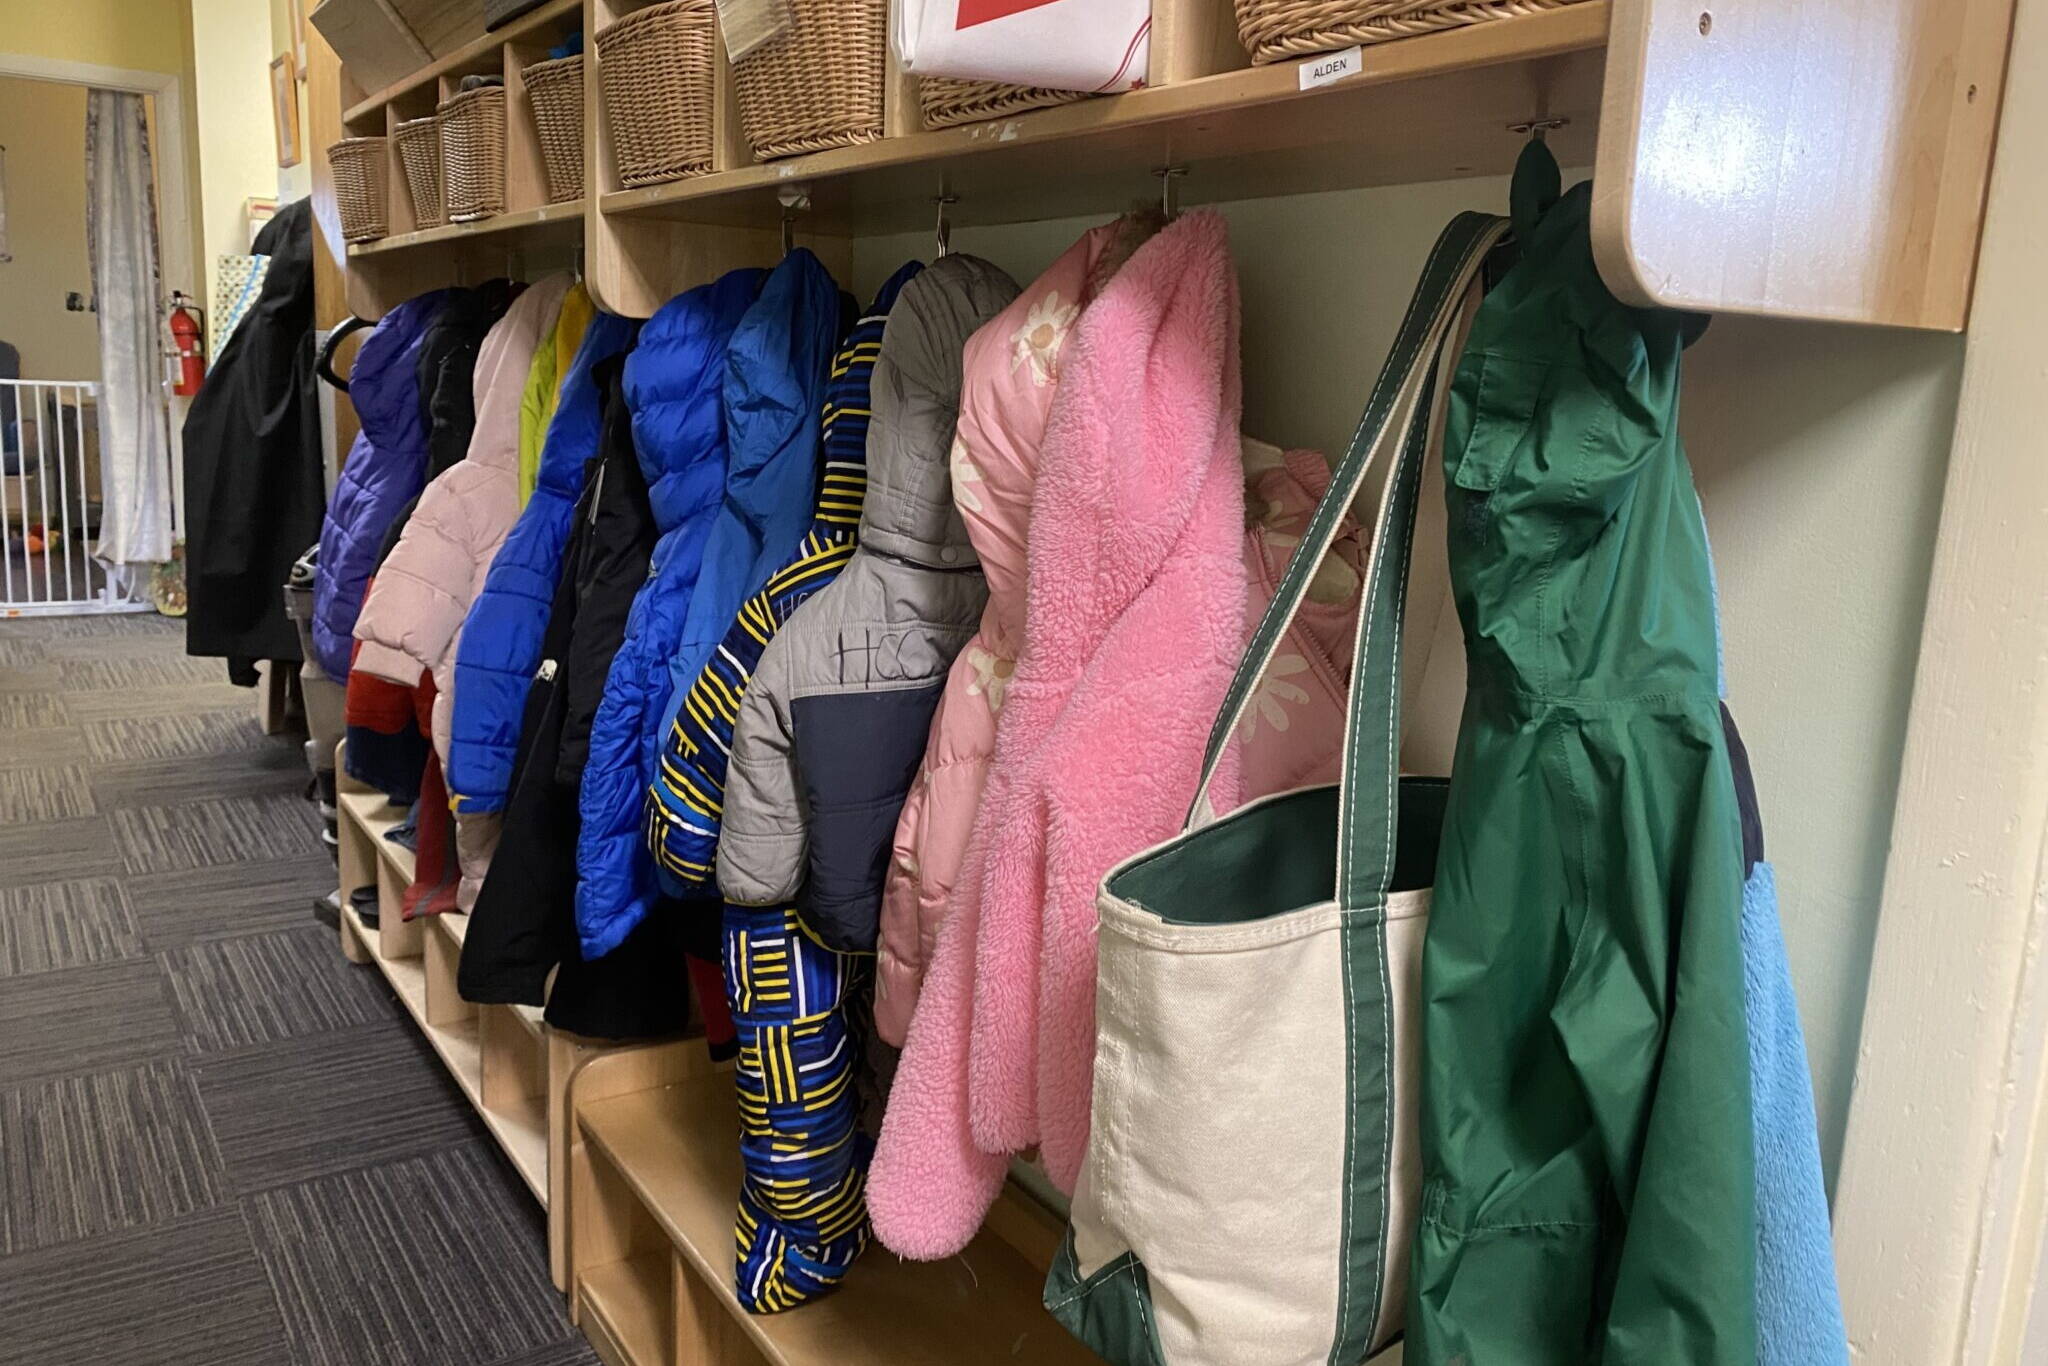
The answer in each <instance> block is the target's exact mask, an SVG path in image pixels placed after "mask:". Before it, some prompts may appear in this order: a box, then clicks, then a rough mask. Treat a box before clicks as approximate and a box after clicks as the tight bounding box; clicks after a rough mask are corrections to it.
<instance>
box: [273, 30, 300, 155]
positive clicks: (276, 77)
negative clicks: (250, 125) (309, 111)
mask: <svg viewBox="0 0 2048 1366" xmlns="http://www.w3.org/2000/svg"><path fill="white" fill-rule="evenodd" d="M270 116H271V122H272V123H273V124H274V125H275V126H276V130H277V164H278V165H279V166H280V167H284V166H296V165H298V164H299V156H300V151H299V82H298V63H296V62H294V61H293V60H292V54H291V53H289V52H283V53H279V54H278V57H277V60H276V61H274V62H272V63H271V64H270Z"/></svg>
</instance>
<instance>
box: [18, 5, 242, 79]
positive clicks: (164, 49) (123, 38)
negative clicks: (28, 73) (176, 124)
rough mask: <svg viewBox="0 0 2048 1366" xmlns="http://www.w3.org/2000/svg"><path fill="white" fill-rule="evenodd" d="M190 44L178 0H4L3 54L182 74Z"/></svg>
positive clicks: (186, 68) (188, 28) (187, 60)
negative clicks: (28, 54) (24, 54)
mask: <svg viewBox="0 0 2048 1366" xmlns="http://www.w3.org/2000/svg"><path fill="white" fill-rule="evenodd" d="M207 2H208V3H210V2H211V0H207ZM190 44H191V29H190V26H189V25H188V24H187V22H186V14H185V6H184V5H182V4H180V3H178V2H177V0H0V50H4V51H7V52H22V53H30V54H33V55H35V56H37V57H54V58H58V59H61V60H63V61H67V62H91V63H93V64H95V65H97V66H118V67H126V68H128V69H129V70H131V71H169V72H173V73H179V74H182V73H184V72H185V71H186V70H188V69H189V67H190V63H191V46H190Z"/></svg>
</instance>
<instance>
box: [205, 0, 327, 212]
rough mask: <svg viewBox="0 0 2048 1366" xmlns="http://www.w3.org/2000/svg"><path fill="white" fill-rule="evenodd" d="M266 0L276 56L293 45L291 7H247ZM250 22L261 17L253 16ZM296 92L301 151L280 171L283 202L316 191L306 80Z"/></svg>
mask: <svg viewBox="0 0 2048 1366" xmlns="http://www.w3.org/2000/svg"><path fill="white" fill-rule="evenodd" d="M206 2H207V0H202V3H206ZM235 3H236V4H238V5H240V4H243V3H244V0H235ZM301 3H302V5H303V7H304V8H306V9H308V10H310V9H312V8H313V7H312V5H310V4H304V0H301ZM266 4H267V5H268V6H269V9H270V19H269V23H270V55H271V56H272V57H275V56H276V55H277V54H278V53H280V52H283V51H284V50H285V49H286V48H287V47H292V46H293V38H292V20H291V10H290V8H289V7H288V5H287V4H286V0H257V2H256V3H249V4H248V6H247V7H248V8H249V9H251V10H256V9H260V8H262V7H263V5H266ZM251 22H252V23H255V22H259V21H257V20H255V19H252V20H251ZM298 59H299V54H298V52H297V50H296V49H294V51H293V52H292V60H293V61H294V62H296V61H298ZM265 60H266V62H267V60H268V59H267V58H266V59H265ZM297 95H298V100H299V142H300V144H301V155H300V157H299V164H298V165H296V166H287V167H284V168H282V169H280V170H279V171H278V173H277V201H278V203H280V204H285V203H289V202H291V201H292V200H294V199H304V198H305V197H306V196H307V195H309V194H311V193H313V149H312V147H311V146H310V145H307V144H308V140H309V139H310V138H311V137H312V128H313V125H312V123H311V122H310V121H309V120H308V119H307V117H306V115H307V110H306V83H305V82H304V81H300V82H299V88H298V91H297ZM275 160H276V158H275V157H273V158H272V161H273V162H274V161H275Z"/></svg>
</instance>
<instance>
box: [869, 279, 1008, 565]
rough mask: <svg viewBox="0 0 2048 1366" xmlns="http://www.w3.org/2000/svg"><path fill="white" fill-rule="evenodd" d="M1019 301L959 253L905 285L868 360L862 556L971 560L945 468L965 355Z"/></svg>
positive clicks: (972, 554)
mask: <svg viewBox="0 0 2048 1366" xmlns="http://www.w3.org/2000/svg"><path fill="white" fill-rule="evenodd" d="M1017 294H1018V289H1017V282H1016V281H1015V280H1012V279H1011V278H1010V277H1009V276H1008V275H1005V274H1004V273H1003V272H1002V271H1001V270H1000V269H998V268H997V267H995V266H993V265H991V264H990V263H989V262H987V261H984V260H982V259H981V258H979V257H976V256H962V255H949V256H942V257H940V258H939V259H938V260H937V261H935V262H933V263H932V264H931V265H930V266H929V267H927V268H926V269H925V270H924V272H923V273H922V274H920V275H919V276H918V277H917V278H916V279H914V280H911V281H910V282H909V283H908V284H906V285H904V286H903V290H902V293H901V294H900V295H899V296H898V297H897V299H896V304H895V307H894V308H892V309H891V310H890V313H889V326H888V329H887V331H885V332H884V333H883V335H882V350H881V355H880V356H879V357H878V358H877V359H876V361H875V374H874V380H873V399H872V407H873V409H874V415H875V417H874V422H873V424H872V425H871V426H870V427H869V428H868V460H867V464H868V493H867V504H866V506H865V508H864V509H863V510H862V512H861V522H860V536H861V543H862V544H863V545H865V546H867V547H868V548H869V549H871V550H878V551H881V552H882V553H884V554H888V555H894V556H896V557H897V558H899V559H903V560H908V561H910V562H911V563H913V564H920V565H928V566H931V567H933V568H939V569H954V568H959V567H962V566H965V565H971V564H973V563H974V562H975V552H974V544H973V542H972V541H971V540H970V539H969V537H968V535H967V527H966V524H965V523H963V522H962V521H961V519H960V511H959V509H958V508H957V507H955V506H954V503H953V487H952V479H953V477H952V473H951V471H950V469H949V468H948V463H947V455H948V453H949V451H950V450H951V448H952V444H953V429H954V426H955V424H956V423H957V422H958V420H959V416H960V382H961V370H962V364H963V360H962V356H963V348H964V347H965V346H966V344H967V339H968V338H969V337H971V336H973V335H974V333H975V331H976V330H977V329H979V328H980V327H981V326H982V324H984V323H986V322H987V321H988V320H989V319H990V318H993V317H995V316H996V315H997V314H998V313H1000V312H1002V311H1003V309H1005V308H1006V307H1008V306H1009V304H1010V303H1011V301H1012V300H1014V299H1015V298H1016V297H1017Z"/></svg>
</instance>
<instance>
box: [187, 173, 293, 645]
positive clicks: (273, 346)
mask: <svg viewBox="0 0 2048 1366" xmlns="http://www.w3.org/2000/svg"><path fill="white" fill-rule="evenodd" d="M255 250H256V252H257V253H258V254H259V255H266V256H268V257H270V269H269V272H268V273H267V274H266V275H265V276H264V277H263V290H262V293H261V294H259V295H258V296H257V299H256V303H255V306H254V307H252V308H251V309H250V310H249V313H248V315H247V316H246V317H244V318H243V319H242V322H241V325H240V326H238V327H237V328H236V329H235V332H234V335H233V336H232V337H230V338H229V339H228V342H227V345H226V346H224V347H223V348H221V353H220V359H219V360H218V361H217V362H215V364H214V367H213V372H212V373H211V374H209V375H208V376H207V378H206V383H205V384H204V385H203V386H202V387H201V388H200V390H199V396H198V397H197V398H195V399H193V400H192V409H191V411H190V413H188V414H187V415H186V418H185V434H184V435H185V582H186V593H187V600H188V603H189V608H188V610H187V612H186V615H185V652H186V653H187V654H192V655H218V656H221V657H224V658H225V659H227V661H228V676H229V677H230V678H232V679H234V680H235V681H236V682H238V683H250V684H253V683H254V682H255V670H254V665H255V661H257V660H259V659H279V660H287V661H291V662H294V663H296V662H297V661H298V660H299V658H300V653H299V636H298V632H297V630H296V629H295V628H294V627H293V626H292V623H291V621H290V620H289V619H288V618H287V617H286V616H285V611H284V581H285V578H286V577H287V576H288V575H289V574H290V573H291V567H292V561H294V560H295V559H297V558H298V557H299V556H300V555H301V554H302V553H304V551H305V549H306V547H307V546H308V545H311V544H312V543H313V542H314V541H316V540H318V539H319V538H320V519H321V515H322V513H323V512H324V511H325V509H326V506H327V484H326V472H325V469H324V468H323V461H322V458H321V442H320V404H319V401H318V399H317V397H316V395H315V393H314V387H313V386H314V384H315V380H314V378H313V206H312V204H311V203H310V202H309V201H307V200H299V201H297V202H295V203H292V204H287V205H285V206H284V207H283V208H282V209H280V210H278V213H277V217H275V218H273V219H272V220H271V221H270V223H269V225H268V226H267V227H265V228H264V229H263V231H262V233H261V234H259V235H258V236H257V238H256V246H255Z"/></svg>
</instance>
